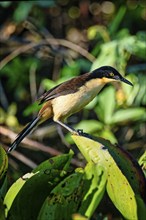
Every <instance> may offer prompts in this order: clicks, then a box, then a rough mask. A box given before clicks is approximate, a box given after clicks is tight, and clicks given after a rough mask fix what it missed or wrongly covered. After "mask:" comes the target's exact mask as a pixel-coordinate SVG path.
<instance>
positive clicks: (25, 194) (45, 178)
mask: <svg viewBox="0 0 146 220" xmlns="http://www.w3.org/2000/svg"><path fill="white" fill-rule="evenodd" d="M71 157H72V153H70V154H64V155H60V156H56V157H53V158H50V159H49V160H47V161H45V162H43V163H42V164H40V165H39V167H38V168H36V169H34V170H33V174H32V176H31V177H30V178H28V179H27V180H26V181H25V182H24V184H22V183H21V184H20V190H19V191H18V193H16V194H17V195H15V198H14V200H13V202H12V204H9V206H11V207H10V209H9V212H8V218H9V219H10V220H13V219H15V220H20V216H21V219H22V220H25V219H26V220H28V219H31V220H33V219H34V220H36V218H37V215H38V213H39V210H40V208H41V206H42V204H43V202H44V200H45V198H46V197H47V195H48V194H49V193H50V191H51V190H52V189H53V188H54V187H55V186H56V185H57V184H58V182H60V181H61V180H62V179H63V178H64V177H65V176H66V175H67V170H68V163H69V161H70V160H71ZM11 187H14V186H13V185H12V186H11ZM18 187H19V186H18ZM10 189H11V188H10ZM16 191H17V190H16ZM11 192H12V189H11ZM8 196H9V195H7V197H6V198H7V200H6V202H5V204H6V205H7V203H9V197H8ZM11 196H12V197H13V195H11ZM11 201H12V199H11ZM20 201H21V202H20ZM24 207H25V208H24Z"/></svg>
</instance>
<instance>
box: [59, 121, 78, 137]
mask: <svg viewBox="0 0 146 220" xmlns="http://www.w3.org/2000/svg"><path fill="white" fill-rule="evenodd" d="M55 122H57V123H58V124H60V125H61V126H62V127H64V128H66V129H67V130H68V131H69V132H71V133H72V134H75V135H79V133H78V131H76V130H75V129H73V128H71V127H70V126H68V125H67V124H65V123H63V122H61V121H59V120H55Z"/></svg>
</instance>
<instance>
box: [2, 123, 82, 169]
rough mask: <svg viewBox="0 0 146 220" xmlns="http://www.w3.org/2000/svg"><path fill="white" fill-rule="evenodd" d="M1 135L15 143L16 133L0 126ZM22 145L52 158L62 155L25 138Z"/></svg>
mask: <svg viewBox="0 0 146 220" xmlns="http://www.w3.org/2000/svg"><path fill="white" fill-rule="evenodd" d="M0 134H2V135H4V136H6V137H8V138H10V139H11V141H14V140H15V138H16V136H17V134H16V133H14V132H13V131H11V130H9V129H8V128H5V127H3V126H0ZM21 143H22V146H23V147H25V148H28V149H34V150H40V151H43V152H46V153H49V154H50V155H52V156H57V155H60V154H62V152H61V151H58V150H56V149H54V148H51V147H49V146H46V145H43V144H41V143H39V142H37V141H33V140H31V139H29V138H25V139H24V140H23V141H22V142H21ZM13 156H15V154H13ZM18 159H19V157H18ZM71 163H72V164H73V165H75V166H78V167H83V166H84V164H83V163H82V162H80V161H79V160H77V159H74V158H73V159H72V160H71Z"/></svg>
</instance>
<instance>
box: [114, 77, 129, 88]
mask: <svg viewBox="0 0 146 220" xmlns="http://www.w3.org/2000/svg"><path fill="white" fill-rule="evenodd" d="M114 79H115V80H118V81H122V82H124V83H127V84H128V85H130V86H133V84H132V83H131V82H130V81H128V80H127V79H125V78H124V77H122V76H114Z"/></svg>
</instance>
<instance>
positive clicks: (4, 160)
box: [0, 146, 8, 180]
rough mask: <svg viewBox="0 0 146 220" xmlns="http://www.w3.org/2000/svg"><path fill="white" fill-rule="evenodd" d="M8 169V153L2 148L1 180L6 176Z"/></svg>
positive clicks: (0, 160)
mask: <svg viewBox="0 0 146 220" xmlns="http://www.w3.org/2000/svg"><path fill="white" fill-rule="evenodd" d="M7 169H8V156H7V153H6V151H5V150H4V149H3V148H2V147H1V146H0V180H2V178H3V177H4V176H5V174H6V171H7Z"/></svg>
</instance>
